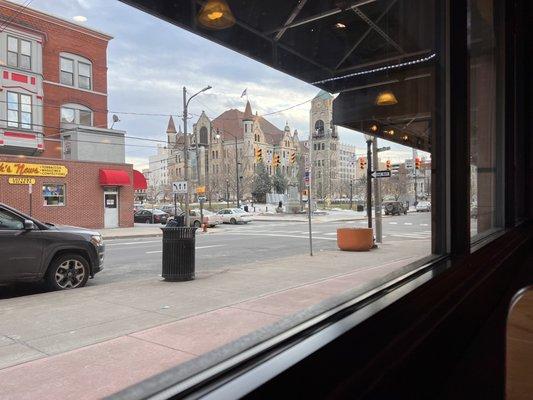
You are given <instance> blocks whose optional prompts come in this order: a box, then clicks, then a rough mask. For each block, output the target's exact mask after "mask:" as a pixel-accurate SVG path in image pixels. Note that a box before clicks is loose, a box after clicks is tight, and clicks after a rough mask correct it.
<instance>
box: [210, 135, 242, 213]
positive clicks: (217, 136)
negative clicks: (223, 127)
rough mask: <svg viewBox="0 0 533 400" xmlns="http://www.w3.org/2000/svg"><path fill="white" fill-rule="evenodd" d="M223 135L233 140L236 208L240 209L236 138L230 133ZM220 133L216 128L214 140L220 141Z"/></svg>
mask: <svg viewBox="0 0 533 400" xmlns="http://www.w3.org/2000/svg"><path fill="white" fill-rule="evenodd" d="M224 133H227V134H228V135H230V136H231V137H232V138H233V139H235V180H236V185H237V193H236V195H237V208H239V207H240V200H239V198H240V195H239V155H238V151H237V150H238V148H237V136H235V135H233V134H232V133H230V132H228V131H224ZM220 137H221V136H220V131H219V130H218V128H217V133H216V134H215V138H216V139H220Z"/></svg>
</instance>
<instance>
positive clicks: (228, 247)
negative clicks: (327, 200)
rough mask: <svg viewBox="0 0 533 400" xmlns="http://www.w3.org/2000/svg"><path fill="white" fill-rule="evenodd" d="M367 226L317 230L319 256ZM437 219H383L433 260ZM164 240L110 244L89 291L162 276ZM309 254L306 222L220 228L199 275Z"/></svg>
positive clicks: (9, 290) (30, 288)
mask: <svg viewBox="0 0 533 400" xmlns="http://www.w3.org/2000/svg"><path fill="white" fill-rule="evenodd" d="M366 224H367V222H366V220H354V221H342V222H339V221H336V222H323V223H315V224H313V250H314V251H315V252H320V251H324V250H335V249H336V248H337V247H336V229H337V228H339V227H346V226H361V227H364V226H366ZM430 224H431V214H430V213H409V214H407V215H401V216H394V217H391V216H388V217H384V218H383V241H384V242H391V241H401V240H425V241H427V242H428V254H429V251H430V238H431V225H430ZM161 248H162V239H161V237H145V238H137V239H116V240H107V241H106V259H105V267H104V270H103V271H102V272H100V273H98V274H97V275H96V277H95V278H94V279H92V280H90V281H89V282H88V283H87V285H91V286H92V285H106V284H110V283H114V282H120V281H128V280H136V279H142V278H146V277H150V276H157V275H159V274H161V257H162V250H161ZM308 252H309V236H308V225H307V223H303V222H260V221H253V222H251V223H249V224H245V225H220V226H219V227H216V228H213V229H210V232H209V233H207V234H204V233H198V234H197V237H196V271H197V272H198V273H202V272H206V273H218V272H223V271H225V270H227V269H230V268H232V267H233V266H236V265H242V264H249V263H253V262H254V261H257V260H263V261H264V260H272V262H273V263H275V260H276V259H277V258H282V257H288V256H293V255H298V254H306V253H308ZM42 290H44V289H43V288H42V287H41V286H39V285H22V286H21V285H17V286H16V287H5V286H4V287H0V298H9V297H15V296H20V295H25V294H31V293H39V292H41V291H42Z"/></svg>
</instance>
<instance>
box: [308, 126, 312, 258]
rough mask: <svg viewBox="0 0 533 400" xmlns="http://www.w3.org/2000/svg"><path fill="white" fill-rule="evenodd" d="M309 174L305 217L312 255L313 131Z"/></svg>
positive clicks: (310, 144)
mask: <svg viewBox="0 0 533 400" xmlns="http://www.w3.org/2000/svg"><path fill="white" fill-rule="evenodd" d="M308 142H309V171H308V172H309V175H308V182H309V187H308V188H307V218H308V222H309V254H310V255H311V256H313V227H312V225H311V215H312V212H313V211H312V209H313V196H312V190H311V189H312V187H313V132H309V140H308Z"/></svg>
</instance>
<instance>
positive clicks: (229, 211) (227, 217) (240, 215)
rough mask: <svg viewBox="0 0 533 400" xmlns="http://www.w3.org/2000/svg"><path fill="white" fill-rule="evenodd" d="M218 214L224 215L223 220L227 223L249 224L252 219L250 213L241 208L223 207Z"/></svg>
mask: <svg viewBox="0 0 533 400" xmlns="http://www.w3.org/2000/svg"><path fill="white" fill-rule="evenodd" d="M217 214H218V215H221V216H222V222H223V223H225V224H238V223H239V222H242V223H245V224H247V223H248V222H251V221H252V218H251V216H250V214H248V213H247V212H246V211H244V210H241V209H240V208H223V209H222V210H220V211H219V212H218V213H217Z"/></svg>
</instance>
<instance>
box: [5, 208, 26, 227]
mask: <svg viewBox="0 0 533 400" xmlns="http://www.w3.org/2000/svg"><path fill="white" fill-rule="evenodd" d="M23 228H24V223H23V222H22V220H21V219H20V218H18V217H16V216H15V215H13V214H11V213H9V212H7V211H5V210H0V230H20V229H23Z"/></svg>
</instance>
